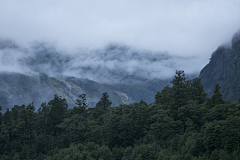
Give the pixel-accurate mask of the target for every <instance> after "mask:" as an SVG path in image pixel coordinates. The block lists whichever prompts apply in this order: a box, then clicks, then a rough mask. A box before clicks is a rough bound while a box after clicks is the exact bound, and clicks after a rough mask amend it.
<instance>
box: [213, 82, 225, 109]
mask: <svg viewBox="0 0 240 160" xmlns="http://www.w3.org/2000/svg"><path fill="white" fill-rule="evenodd" d="M220 88H221V87H220V86H219V84H216V85H215V90H214V94H213V96H212V107H213V106H215V105H218V104H224V103H225V102H224V100H223V99H222V94H221V93H220Z"/></svg>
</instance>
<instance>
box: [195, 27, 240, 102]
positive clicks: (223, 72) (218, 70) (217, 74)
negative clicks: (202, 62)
mask: <svg viewBox="0 0 240 160" xmlns="http://www.w3.org/2000/svg"><path fill="white" fill-rule="evenodd" d="M199 77H200V78H201V79H202V83H203V85H204V89H205V92H206V93H208V96H212V95H213V92H214V87H215V85H216V84H219V85H220V86H221V87H222V88H221V93H222V95H223V98H224V99H225V100H226V99H228V98H229V99H230V100H232V101H234V102H235V101H237V99H238V98H240V30H239V31H238V32H237V33H236V34H235V35H234V36H233V38H232V47H231V48H227V47H224V46H221V47H219V48H218V49H217V50H216V51H215V52H213V54H212V57H211V59H210V62H209V63H208V64H207V65H206V66H205V67H204V68H203V69H202V71H201V72H200V75H199Z"/></svg>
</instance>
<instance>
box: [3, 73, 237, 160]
mask: <svg viewBox="0 0 240 160" xmlns="http://www.w3.org/2000/svg"><path fill="white" fill-rule="evenodd" d="M171 84H172V85H171V86H166V87H165V88H164V89H163V90H162V91H161V92H157V94H156V96H155V101H154V102H153V103H150V104H147V103H146V102H144V101H143V100H141V101H140V102H138V103H131V104H128V105H127V104H124V105H119V106H117V107H113V106H112V102H111V101H110V100H109V96H108V94H107V93H106V92H105V93H103V95H102V98H101V99H100V100H99V102H98V103H97V104H96V106H95V107H94V108H90V107H89V106H88V104H87V101H86V95H85V94H81V95H79V99H77V100H76V106H75V107H74V108H72V109H68V104H67V102H66V99H65V98H63V97H61V96H60V97H59V96H57V95H55V96H54V98H53V99H52V100H50V101H49V102H44V103H42V104H41V107H40V108H39V109H38V110H35V107H34V104H33V103H30V104H29V105H27V106H25V105H22V106H18V105H15V106H14V107H13V108H12V109H11V110H9V109H8V110H7V111H6V112H5V113H0V124H1V126H0V159H3V160H4V159H20V160H22V159H36V160H38V159H47V160H48V159H56V160H59V159H82V160H87V159H88V160H90V159H91V160H103V159H104V160H111V159H114V160H143V159H148V160H165V159H167V160H168V159H169V160H170V159H171V160H179V159H182V160H190V159H199V160H205V159H211V160H218V159H221V160H223V159H224V160H228V159H229V160H232V159H239V158H240V156H239V155H240V148H239V144H240V135H239V133H240V99H239V100H238V102H237V103H231V102H230V100H227V101H225V100H223V98H222V95H221V93H220V86H219V85H216V86H215V91H214V94H213V96H212V97H211V98H207V94H206V93H205V92H204V90H203V85H202V84H201V79H199V78H195V79H190V80H187V79H186V77H185V74H184V71H176V75H175V77H174V79H173V80H172V81H171ZM239 98H240V97H239ZM1 108H2V107H0V109H1Z"/></svg>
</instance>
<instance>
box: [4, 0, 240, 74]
mask: <svg viewBox="0 0 240 160" xmlns="http://www.w3.org/2000/svg"><path fill="white" fill-rule="evenodd" d="M239 15H240V1H239V0H229V1H226V0H211V1H208V0H201V1H197V0H194V1H193V0H182V1H179V0H169V1H163V0H160V1H157V0H149V1H143V0H131V1H129V0H121V1H112V0H101V1H99V0H88V1H87V0H69V1H64V0H59V1H54V0H49V1H27V0H22V1H16V0H8V1H5V0H0V22H1V29H0V38H3V39H5V38H7V39H12V40H14V41H16V43H18V44H19V45H20V46H24V47H27V46H28V45H29V44H30V43H31V42H34V41H42V42H47V43H51V44H54V45H55V46H56V47H57V48H58V49H59V50H62V51H64V52H65V53H68V54H70V55H78V54H80V55H78V56H79V57H80V59H81V61H74V63H72V64H73V66H72V67H71V71H73V70H74V69H76V68H79V67H82V68H85V70H86V68H87V67H86V66H89V65H92V66H97V67H95V68H96V69H98V68H101V69H104V68H107V69H109V71H111V68H118V69H119V70H120V71H121V70H123V69H124V70H126V71H127V72H128V73H129V74H131V73H134V72H139V71H143V70H146V71H147V72H146V73H145V72H142V74H143V75H146V76H149V77H156V74H159V73H161V72H162V73H163V74H162V76H163V75H165V74H167V73H168V72H170V71H169V70H168V69H169V67H168V65H172V66H173V68H177V69H184V70H186V71H189V72H197V71H200V69H201V68H202V67H203V66H204V65H205V64H206V63H207V62H208V59H209V58H210V57H211V53H212V52H213V51H214V50H215V49H216V48H217V47H218V46H219V45H220V44H222V43H225V42H228V41H230V40H231V37H232V35H233V34H234V32H235V31H236V30H237V29H238V28H240V20H239ZM112 43H113V44H118V45H127V46H130V47H132V48H133V49H137V50H140V51H141V54H142V57H144V55H149V54H147V52H145V50H150V51H151V52H152V53H154V54H158V53H168V54H169V55H174V56H177V57H190V58H188V60H185V61H184V60H183V61H182V60H179V59H171V60H168V61H167V60H166V61H164V62H162V63H161V64H159V63H158V62H157V61H156V62H152V61H151V63H150V61H149V60H147V59H146V60H136V59H132V60H126V59H124V60H126V62H125V63H122V62H121V61H120V59H121V56H120V57H118V58H119V59H118V60H116V59H113V60H106V59H105V60H103V59H99V58H100V56H99V55H97V56H96V53H97V52H84V53H83V52H80V51H79V50H78V49H79V48H81V49H86V50H88V49H89V50H97V49H100V50H104V48H105V47H106V46H107V45H108V44H112ZM6 52H8V51H1V53H0V56H1V59H3V58H4V59H6V56H5V57H3V56H4V55H6V54H5V53H6ZM15 54H16V55H18V53H15ZM99 54H100V53H99ZM19 55H21V54H19ZM84 56H85V58H84ZM90 57H91V58H90ZM193 57H195V58H193ZM16 58H19V57H16ZM189 60H191V61H189ZM79 62H81V63H80V64H79ZM76 64H78V65H76ZM0 65H1V66H0V67H1V68H3V67H4V66H3V65H5V66H6V64H5V60H2V61H1V64H0ZM14 65H15V63H12V64H9V66H8V67H5V68H8V69H9V70H14V68H11V67H10V66H14ZM174 65H175V66H176V67H175V66H174ZM15 68H16V69H19V68H20V69H19V70H18V71H19V72H20V70H21V67H18V66H16V65H15ZM22 70H24V69H22ZM150 71H152V72H151V73H150ZM165 72H166V73H165ZM64 73H70V72H67V71H66V72H64ZM173 74H174V73H173Z"/></svg>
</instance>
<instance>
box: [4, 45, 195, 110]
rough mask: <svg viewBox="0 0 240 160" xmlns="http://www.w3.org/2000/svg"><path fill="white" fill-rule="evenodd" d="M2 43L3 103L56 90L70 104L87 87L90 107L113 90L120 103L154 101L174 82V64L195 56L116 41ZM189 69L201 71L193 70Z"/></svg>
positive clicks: (39, 98) (40, 98) (44, 98)
mask: <svg viewBox="0 0 240 160" xmlns="http://www.w3.org/2000/svg"><path fill="white" fill-rule="evenodd" d="M0 47H1V48H0V58H1V64H0V72H1V82H2V83H1V84H2V86H3V87H2V88H1V95H0V97H1V104H0V105H2V106H4V108H5V109H6V108H8V107H9V108H11V107H13V105H14V103H15V104H18V105H21V104H28V103H31V102H34V104H35V105H36V106H40V104H41V102H44V101H48V100H50V99H51V98H52V97H53V95H54V94H58V95H61V96H63V97H64V98H66V99H67V101H68V103H69V105H70V107H73V106H74V105H75V104H74V103H75V100H76V99H77V98H78V96H79V95H80V94H83V93H85V94H87V98H88V99H87V100H88V103H89V104H90V106H91V107H94V105H95V104H96V103H97V101H98V100H99V99H100V98H101V95H102V93H103V92H108V94H109V95H110V100H112V101H113V105H115V106H117V105H119V104H124V103H127V104H128V103H133V102H137V101H140V100H141V99H143V100H145V101H146V102H148V103H150V102H153V101H154V95H155V94H156V92H157V91H160V90H161V89H162V88H163V87H165V86H166V85H168V84H170V80H171V78H172V77H173V75H174V73H175V70H177V69H179V68H184V67H186V65H185V64H186V62H188V61H190V60H191V59H194V58H195V57H189V58H183V57H179V56H170V55H168V54H167V53H154V52H151V51H143V50H142V51H138V50H136V49H133V48H131V47H127V46H123V45H116V44H115V45H113V44H112V45H108V46H106V47H105V48H103V49H98V50H83V49H81V50H79V51H78V52H76V53H69V52H66V51H65V52H64V51H58V50H57V49H56V48H55V47H54V46H53V45H51V44H48V43H39V42H34V43H32V44H31V47H29V48H23V47H20V46H18V45H17V44H16V43H14V42H13V41H9V40H8V41H7V40H1V43H0ZM189 73H190V74H189V76H194V77H195V76H196V75H197V72H194V71H191V70H190V72H189ZM194 73H195V74H194ZM93 86H94V87H93Z"/></svg>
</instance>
